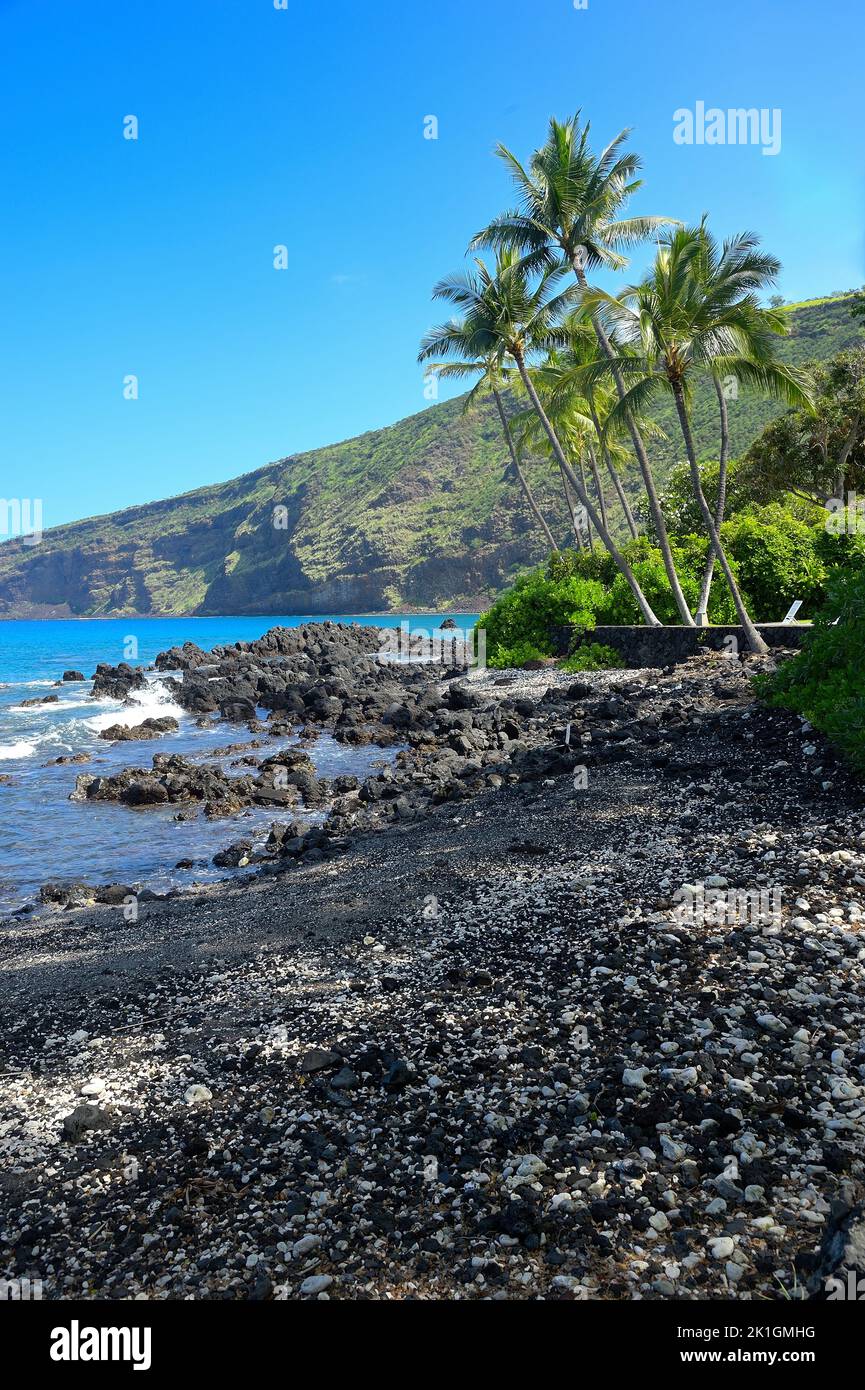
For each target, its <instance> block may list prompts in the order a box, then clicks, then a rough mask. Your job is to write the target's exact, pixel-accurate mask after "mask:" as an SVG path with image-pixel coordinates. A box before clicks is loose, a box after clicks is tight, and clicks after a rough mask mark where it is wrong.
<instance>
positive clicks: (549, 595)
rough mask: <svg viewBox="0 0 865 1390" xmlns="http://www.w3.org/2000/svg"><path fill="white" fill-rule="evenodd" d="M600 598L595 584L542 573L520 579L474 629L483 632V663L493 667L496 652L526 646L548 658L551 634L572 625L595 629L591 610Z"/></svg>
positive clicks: (587, 580) (600, 591)
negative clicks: (485, 650)
mask: <svg viewBox="0 0 865 1390" xmlns="http://www.w3.org/2000/svg"><path fill="white" fill-rule="evenodd" d="M603 597H604V590H603V586H602V585H601V584H599V583H597V581H595V580H589V579H580V578H578V577H577V576H576V575H572V576H571V577H570V578H564V579H557V580H552V579H548V578H547V577H546V575H545V574H544V573H543V571H534V572H533V573H532V574H527V575H523V576H522V577H521V578H520V579H518V580H517V582H516V584H515V585H514V587H513V588H512V589H509V590H508V592H507V593H506V594H502V597H501V598H500V599H497V600H496V602H495V603H494V604H493V606H492V608H491V609H490V610H489V612H488V613H484V614H482V615H481V617H480V618H478V621H477V624H476V627H477V629H478V630H481V629H483V630H484V631H485V632H486V635H487V636H486V642H487V661H488V663H489V664H490V665H491V666H493V665H495V664H496V662H497V661H499V660H500V658H499V655H498V653H499V649H501V650H502V651H513V650H514V649H515V648H516V647H517V646H518V644H522V643H529V644H531V646H532V647H534V648H535V649H536V653H537V655H538V656H552V654H553V646H552V640H551V631H552V629H553V628H555V627H566V626H569V625H573V626H576V627H580V628H582V629H583V630H584V631H588V630H589V629H591V628H593V627H594V625H595V609H596V608H597V607H598V605H599V604H600V603H601V601H602V600H603Z"/></svg>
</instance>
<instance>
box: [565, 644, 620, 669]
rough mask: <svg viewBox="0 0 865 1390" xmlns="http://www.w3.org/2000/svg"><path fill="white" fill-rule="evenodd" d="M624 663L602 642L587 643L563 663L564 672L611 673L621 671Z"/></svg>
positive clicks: (617, 654) (616, 653)
mask: <svg viewBox="0 0 865 1390" xmlns="http://www.w3.org/2000/svg"><path fill="white" fill-rule="evenodd" d="M624 664H625V663H624V661H623V660H622V658H621V657H620V656H619V653H618V652H617V651H615V650H614V649H613V648H612V647H605V646H604V645H603V643H602V642H587V643H586V644H585V645H584V646H582V647H577V648H576V650H575V651H573V652H571V655H570V656H569V657H568V659H567V661H563V662H562V670H563V671H610V670H621V668H622V667H623V666H624Z"/></svg>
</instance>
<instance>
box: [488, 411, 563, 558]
mask: <svg viewBox="0 0 865 1390" xmlns="http://www.w3.org/2000/svg"><path fill="white" fill-rule="evenodd" d="M493 395H494V396H495V398H496V405H497V406H498V408H499V419H500V420H501V422H502V429H503V430H504V432H505V439H506V440H507V441H508V449H509V451H510V455H511V463H512V464H513V466H514V472H515V473H516V475H517V478H518V479H519V483H520V487H521V488H522V490H523V496H524V497H525V499H526V501H527V503H528V505H529V510H530V512H531V514H532V516H533V517H534V518H535V521H536V522H537V523H538V525H539V526H540V528H541V530H542V531H543V533H544V537H545V539H546V542H547V545H548V546H549V547H550V550H558V546H557V545H556V543H555V541H554V540H553V534H552V532H551V530H550V528H549V526H548V525H547V523H546V522H545V521H544V518H543V516H542V514H541V510H540V507H539V506H538V504H537V502H536V501H535V499H534V496H533V494H532V490H531V488H530V487H529V482H528V478H526V476H525V474H524V473H523V470H522V468H521V467H520V461H519V458H518V457H517V451H516V448H515V447H514V441H513V437H512V435H511V432H510V429H509V428H508V417H507V415H506V414H505V408H504V405H503V404H502V398H501V395H500V394H499V392H498V391H496V390H493Z"/></svg>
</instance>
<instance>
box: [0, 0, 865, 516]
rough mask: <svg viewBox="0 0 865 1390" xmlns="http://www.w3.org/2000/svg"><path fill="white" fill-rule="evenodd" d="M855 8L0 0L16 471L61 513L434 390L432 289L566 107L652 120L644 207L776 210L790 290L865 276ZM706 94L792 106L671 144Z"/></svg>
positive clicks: (4, 405)
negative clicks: (504, 155) (761, 135)
mask: <svg viewBox="0 0 865 1390" xmlns="http://www.w3.org/2000/svg"><path fill="white" fill-rule="evenodd" d="M863 28H865V21H863V18H862V8H861V0H828V3H825V4H823V5H821V6H815V5H814V4H813V3H811V2H810V0H785V3H780V0H768V2H765V0H764V3H762V4H759V3H753V2H752V0H751V2H749V3H746V2H745V0H725V3H719V4H716V5H709V4H706V3H703V2H702V0H700V3H696V4H694V3H692V4H687V5H686V4H682V3H673V0H616V2H615V3H614V0H589V3H588V8H587V9H585V10H577V9H575V8H574V4H573V0H435V3H424V0H365V3H359V0H287V8H286V9H285V10H281V9H280V10H277V9H276V8H275V7H274V3H273V0H182V3H181V0H138V2H137V3H117V0H83V3H74V4H73V3H69V0H0V111H2V140H0V187H2V190H3V198H2V204H3V206H2V211H0V227H2V233H0V237H2V254H0V302H2V305H3V316H2V323H3V333H2V343H0V420H2V426H0V494H2V495H4V496H7V497H8V496H26V497H31V498H32V497H41V498H42V499H43V509H44V525H45V526H46V527H48V526H51V525H55V524H58V523H60V522H62V521H67V520H72V519H75V518H78V517H82V516H87V515H94V514H97V513H103V512H109V511H113V510H115V509H117V508H119V507H122V506H125V505H129V504H133V503H138V502H146V501H149V500H153V499H155V498H159V497H163V496H168V495H173V494H175V493H179V492H183V491H187V490H189V489H191V488H194V487H198V486H201V485H203V484H207V483H212V482H217V481H220V480H222V479H225V478H230V477H232V476H234V475H236V474H239V473H243V472H247V471H249V470H251V469H253V468H257V467H259V466H261V465H262V464H263V463H266V462H268V461H270V460H273V459H276V458H279V457H282V456H284V455H286V454H290V453H295V452H299V451H301V450H304V449H309V448H312V447H314V446H316V445H320V444H327V443H332V442H334V441H336V440H339V439H343V438H347V437H349V436H351V435H354V434H358V433H361V432H362V431H364V430H367V429H372V428H375V427H377V426H380V425H385V424H389V423H391V422H392V421H394V420H397V419H400V418H402V417H403V416H406V415H410V414H413V413H414V412H415V411H417V410H420V409H423V408H424V407H425V405H426V402H425V400H424V396H423V383H422V376H421V370H420V368H419V367H418V366H417V365H416V362H415V357H416V352H417V344H418V340H419V338H420V336H421V335H422V333H423V332H424V331H425V329H426V328H427V327H429V325H430V324H431V323H433V322H435V321H437V320H438V319H439V318H440V317H442V314H441V313H440V312H439V310H438V309H437V308H436V307H435V306H433V305H432V304H431V302H430V298H429V290H430V287H431V286H432V284H433V283H434V282H435V280H436V279H438V278H439V277H440V276H441V275H443V274H445V273H446V272H448V271H451V270H453V269H456V268H458V267H459V265H460V263H461V260H462V256H463V253H464V249H465V245H466V242H467V240H468V238H469V236H470V235H471V234H472V232H474V231H475V230H477V229H478V228H479V227H480V226H481V225H482V224H483V223H484V222H485V221H487V220H488V218H489V217H490V216H491V215H492V214H494V213H495V212H497V211H499V210H500V209H501V208H503V207H504V206H506V205H507V204H508V202H509V185H508V181H507V178H506V176H505V173H504V170H503V169H502V168H501V167H500V165H499V164H498V161H496V160H495V159H494V158H493V157H492V153H491V151H492V149H493V146H494V145H495V143H496V142H497V141H499V140H502V141H504V142H505V143H506V144H508V145H510V146H511V147H512V148H513V149H515V150H516V151H517V152H518V153H521V154H527V153H528V152H529V151H530V150H531V148H532V147H533V146H534V145H535V144H537V143H539V142H540V140H541V139H542V138H543V134H544V129H545V125H546V121H547V119H548V117H549V116H550V114H553V113H555V114H557V115H565V114H567V113H569V112H571V111H573V110H574V109H575V108H577V107H578V106H579V107H582V108H583V110H584V112H585V113H586V114H587V115H589V116H590V117H591V120H592V124H593V130H594V131H595V132H596V134H597V137H598V142H599V143H601V142H602V141H604V140H606V139H607V138H609V137H610V136H611V135H612V134H613V133H615V132H616V131H617V130H619V129H620V128H621V127H622V126H625V125H631V126H633V127H634V128H635V130H634V136H633V144H634V146H635V147H636V148H638V149H639V150H640V151H641V153H642V155H643V157H644V162H645V169H644V175H645V178H646V187H645V189H644V190H643V192H642V193H641V194H640V196H639V199H638V200H637V201H636V202H635V204H634V205H633V206H634V210H635V211H637V210H641V211H645V212H658V213H666V214H670V215H673V216H677V217H679V218H682V219H684V220H691V219H696V218H698V217H699V215H700V214H701V213H702V212H703V211H704V210H706V211H708V212H709V213H710V217H711V222H712V225H713V227H714V229H715V230H716V231H717V232H718V233H719V234H721V235H724V234H726V233H728V232H730V231H734V230H739V229H742V228H746V227H747V228H751V229H754V230H756V231H758V232H760V233H761V234H762V235H763V237H764V240H765V244H766V245H767V247H768V248H769V249H771V250H772V251H773V252H774V253H775V254H776V255H778V256H780V258H781V259H782V261H783V263H784V270H783V276H782V279H781V282H780V286H779V288H780V292H781V293H783V294H784V295H785V296H786V297H787V298H788V299H800V298H806V297H811V296H813V295H818V294H823V293H828V292H830V291H832V290H836V289H845V288H848V287H850V286H853V285H858V284H861V283H862V281H863V280H865V272H863V226H865V221H863V180H862V174H863V168H862V165H863V154H862V149H863V145H862V118H861V110H860V102H861V90H862V84H863V67H865V64H863V57H865V54H863V47H865V45H863V43H862V37H863ZM700 100H702V101H704V102H705V103H706V105H707V106H718V107H722V108H727V107H750V106H756V107H760V108H762V107H767V108H779V109H780V110H781V112H782V147H781V151H780V153H779V154H778V155H777V156H775V157H772V156H765V155H763V154H762V153H761V150H760V148H759V147H753V146H724V147H718V146H708V145H703V146H697V145H693V146H682V145H676V144H675V143H674V141H673V138H672V132H673V113H674V111H676V110H677V109H678V108H680V107H691V108H692V107H694V106H695V104H696V102H697V101H700ZM127 115H135V116H137V118H138V121H139V138H138V140H137V141H131V140H125V139H124V138H123V119H124V117H125V116H127ZM428 115H435V116H436V117H437V118H438V122H439V138H438V139H437V140H435V141H433V140H425V139H424V138H423V129H424V125H423V123H424V117H425V116H428ZM278 244H284V245H285V246H287V248H288V268H287V269H286V270H284V271H277V270H274V268H273V247H274V246H275V245H278ZM642 260H643V257H642V256H640V255H638V256H637V257H636V258H635V262H634V265H633V272H636V271H638V270H639V268H640V266H641V262H642ZM629 278H630V277H629ZM608 284H612V282H608ZM130 374H134V375H136V376H137V377H138V381H139V397H138V399H137V400H125V399H124V397H123V382H124V378H125V377H127V376H128V375H130ZM444 394H445V393H444V390H443V395H444Z"/></svg>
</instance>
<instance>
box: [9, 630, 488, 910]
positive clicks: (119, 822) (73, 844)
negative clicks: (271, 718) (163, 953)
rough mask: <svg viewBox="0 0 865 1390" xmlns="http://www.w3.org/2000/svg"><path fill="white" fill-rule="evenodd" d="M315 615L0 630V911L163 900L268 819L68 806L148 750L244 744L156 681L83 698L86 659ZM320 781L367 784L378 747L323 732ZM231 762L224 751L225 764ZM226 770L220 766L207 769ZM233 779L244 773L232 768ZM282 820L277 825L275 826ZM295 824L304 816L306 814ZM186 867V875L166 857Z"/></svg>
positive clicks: (251, 814)
mask: <svg viewBox="0 0 865 1390" xmlns="http://www.w3.org/2000/svg"><path fill="white" fill-rule="evenodd" d="M451 616H452V617H454V618H455V620H456V622H457V624H458V625H459V627H461V628H463V627H469V626H470V625H471V623H473V622H474V620H475V616H476V615H459V614H447V613H435V614H433V613H425V614H411V615H401V614H393V615H388V616H387V617H385V618H382V617H380V616H379V617H368V616H359V617H352V616H350V617H341V616H340V615H338V614H334V615H333V616H332V617H331V618H330V619H329V620H330V621H332V622H357V623H362V624H364V625H367V626H375V627H380V626H382V625H387V626H396V625H398V624H399V623H400V622H402V621H406V622H408V624H409V626H410V628H411V630H412V631H417V630H418V629H425V630H427V631H430V632H432V631H434V630H435V629H436V628H438V627H439V626H440V624H441V622H442V621H443V620H444V618H446V617H451ZM325 621H328V619H327V618H326V617H322V616H318V617H310V616H307V615H289V616H286V617H236V618H234V617H224V618H116V619H115V618H112V619H105V620H101V619H81V620H78V621H75V620H72V621H70V620H56V621H55V620H49V621H44V622H29V621H20V622H19V621H13V622H0V912H3V911H9V910H10V909H14V908H15V907H18V906H20V905H22V904H23V903H25V902H27V901H32V900H33V898H34V896H35V894H37V893H38V890H39V887H40V886H41V884H43V883H45V882H47V881H48V880H49V879H56V880H61V881H71V880H75V881H84V882H87V883H109V882H123V883H128V884H131V885H133V886H136V885H137V886H141V887H149V888H153V889H154V890H156V891H164V890H165V889H166V888H168V887H171V886H189V885H190V884H192V883H204V882H207V881H208V880H210V879H213V878H217V877H221V876H224V874H225V870H217V869H214V868H213V866H212V865H211V863H210V860H211V859H212V856H213V855H214V853H215V852H216V850H217V849H222V848H224V847H225V846H226V845H227V844H230V843H231V841H233V840H237V839H240V838H247V837H249V836H250V835H252V836H253V837H255V836H258V835H261V836H264V835H266V833H267V830H268V828H269V826H270V824H271V823H272V821H273V819H274V815H273V812H272V811H267V810H264V809H261V810H258V809H250V810H247V811H244V812H243V813H241V814H240V815H239V816H236V817H232V818H230V819H227V820H217V821H208V820H206V819H205V818H204V817H203V816H200V815H199V816H197V817H196V818H195V820H192V821H175V820H174V819H173V815H174V810H173V809H172V808H168V809H166V808H160V807H156V808H150V809H148V810H146V811H140V810H138V811H136V810H131V809H129V808H128V807H125V806H119V805H110V804H105V805H98V804H91V805H88V804H86V803H85V804H82V803H78V802H73V801H70V800H69V793H70V792H71V791H72V790H73V788H74V785H75V778H76V776H77V775H78V774H79V773H100V774H109V773H114V772H118V771H120V769H121V768H124V767H144V768H149V767H150V761H151V758H152V756H153V754H154V752H157V751H159V752H166V753H168V752H171V753H182V754H183V755H184V756H185V757H192V758H196V759H197V758H201V759H207V758H212V757H213V750H215V749H217V748H220V747H222V746H224V745H225V744H227V743H233V742H238V741H241V740H242V741H246V740H251V739H252V738H253V735H252V734H249V733H248V732H247V730H246V729H245V728H243V727H242V726H241V727H239V728H238V726H237V725H234V726H232V725H230V724H224V723H221V722H216V723H214V724H212V725H211V727H209V728H207V729H200V728H198V727H197V726H196V725H195V723H194V721H193V720H192V719H190V718H189V716H188V715H187V714H186V713H185V712H184V711H183V710H182V709H181V708H180V707H179V706H178V705H175V704H174V703H173V702H172V700H171V695H170V692H169V691H168V690H167V688H166V687H165V685H164V682H163V681H162V679H161V677H160V676H159V675H157V674H155V673H150V674H149V675H148V685H147V688H146V689H145V690H143V691H141V692H139V693H138V694H137V695H136V697H135V699H136V703H135V704H134V705H132V706H130V705H121V704H120V703H119V702H118V701H116V700H93V699H92V698H91V695H90V691H91V688H92V683H91V680H90V679H89V678H90V677H91V676H92V675H93V672H94V671H95V669H96V666H97V663H98V662H100V661H107V662H109V663H111V664H112V665H115V664H116V663H117V662H118V661H124V660H127V661H129V663H130V665H133V666H134V665H145V666H146V665H150V664H152V662H153V660H154V658H155V657H156V655H157V653H159V652H161V651H165V650H166V649H167V648H169V647H172V646H180V645H182V643H183V642H186V641H192V642H196V643H198V645H199V646H200V647H203V648H204V649H205V650H209V649H210V648H211V647H213V646H224V645H229V644H231V643H233V642H241V641H243V642H248V641H253V640H254V639H255V638H257V637H261V636H262V635H263V634H264V633H265V632H267V631H268V629H270V628H272V627H298V626H301V625H302V624H304V623H310V622H325ZM69 669H72V670H77V671H81V672H83V673H84V675H85V676H86V677H87V678H88V679H87V680H85V681H83V682H75V683H67V684H64V685H60V686H58V685H56V682H57V681H59V680H60V677H61V676H62V674H63V672H64V671H65V670H69ZM48 694H52V695H58V696H59V699H58V701H57V702H56V703H52V704H47V705H35V706H24V707H22V705H21V702H22V701H23V700H27V699H32V698H35V697H39V696H44V695H48ZM166 714H170V715H173V716H174V717H175V718H176V719H177V720H178V721H179V723H180V728H179V729H178V731H177V732H176V733H174V734H168V735H166V736H165V737H164V738H161V739H159V740H158V741H157V742H153V743H141V744H137V743H120V744H110V743H107V742H106V741H105V740H103V739H100V738H99V733H100V730H102V729H105V728H107V727H108V725H110V724H115V723H126V724H138V723H140V722H141V721H142V720H143V719H145V718H147V717H149V716H153V715H157V716H158V715H166ZM295 741H296V740H295V739H293V738H292V739H288V740H283V741H282V742H280V741H278V740H275V739H267V741H266V751H268V752H275V751H276V750H277V749H278V748H280V747H282V746H290V744H291V743H293V742H295ZM309 751H310V754H311V756H312V758H313V761H314V762H315V763H316V765H317V767H318V769H319V771H320V773H321V775H322V776H325V777H336V776H339V775H340V774H341V773H354V774H355V775H356V776H359V777H364V776H366V775H368V773H369V771H370V769H371V767H372V765H373V764H374V763H376V762H380V761H382V760H387V759H389V758H392V757H393V756H394V754H393V751H392V750H382V749H381V748H377V747H374V746H373V747H366V748H355V747H351V746H346V745H343V744H340V743H336V742H335V741H334V740H333V739H331V738H329V737H327V736H323V737H321V738H320V739H318V740H317V741H316V742H314V743H313V744H311V745H310V746H309ZM74 753H87V754H90V755H91V759H92V760H91V761H90V762H88V763H85V764H83V765H79V766H76V765H74V764H73V765H71V766H69V765H67V766H61V767H56V766H50V765H49V764H50V761H51V760H52V759H54V758H57V757H59V756H61V755H68V754H74ZM234 756H237V755H234ZM218 760H219V761H221V762H222V763H223V765H224V766H226V767H229V766H230V763H231V758H225V759H218ZM238 771H248V769H243V768H239V769H238ZM285 818H286V819H290V817H285ZM304 819H307V820H315V819H316V817H315V816H312V817H310V816H305V817H304ZM180 859H192V860H193V861H194V867H193V869H191V870H190V869H183V870H181V869H178V868H177V867H176V865H177V861H178V860H180Z"/></svg>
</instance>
